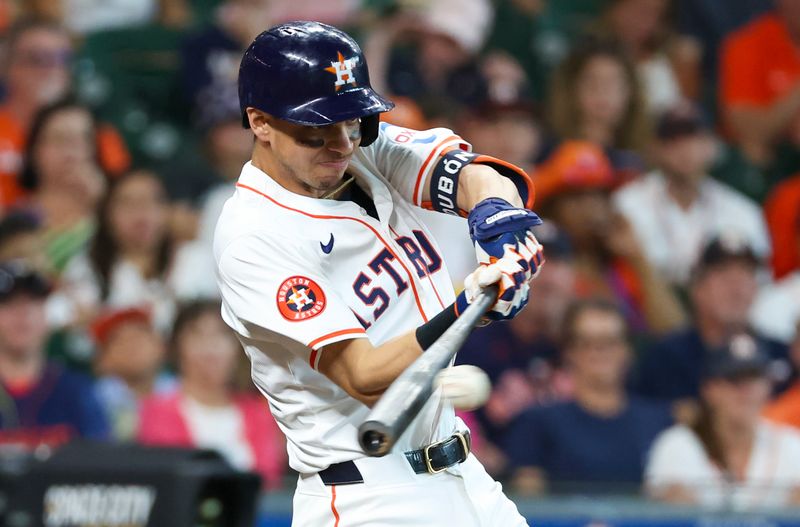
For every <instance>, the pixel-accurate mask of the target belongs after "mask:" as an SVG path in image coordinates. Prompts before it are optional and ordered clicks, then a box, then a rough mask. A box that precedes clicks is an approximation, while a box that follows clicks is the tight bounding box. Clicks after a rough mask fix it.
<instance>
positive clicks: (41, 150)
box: [19, 99, 107, 274]
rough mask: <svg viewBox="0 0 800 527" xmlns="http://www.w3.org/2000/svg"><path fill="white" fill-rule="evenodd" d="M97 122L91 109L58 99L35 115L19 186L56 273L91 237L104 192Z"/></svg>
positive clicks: (51, 268)
mask: <svg viewBox="0 0 800 527" xmlns="http://www.w3.org/2000/svg"><path fill="white" fill-rule="evenodd" d="M96 130H97V128H96V122H95V120H94V118H93V117H92V114H91V112H90V111H89V109H88V108H87V107H86V106H84V105H82V104H80V103H78V102H76V101H74V100H72V99H63V100H59V101H57V102H55V103H53V104H51V105H49V106H47V107H44V108H42V110H41V111H40V112H39V113H38V114H37V115H36V118H35V120H34V122H33V125H32V126H31V131H30V136H29V138H28V144H27V147H26V153H25V167H24V169H23V171H22V173H21V174H20V176H19V181H20V184H21V186H22V187H23V188H25V189H26V190H28V191H29V192H30V198H29V200H28V204H29V206H31V207H33V209H34V210H36V211H37V213H38V214H39V215H40V216H41V218H42V236H43V239H44V243H45V253H46V255H47V260H48V265H49V269H50V270H51V271H52V272H53V273H55V274H58V273H60V272H62V271H63V269H64V267H65V266H66V264H67V262H68V261H69V260H70V259H71V258H72V257H73V256H74V255H76V254H78V253H79V252H80V251H81V250H83V248H84V247H85V246H86V244H87V243H88V242H89V239H90V238H91V236H92V233H93V232H94V229H95V227H96V224H95V218H94V213H95V208H96V207H97V203H98V201H99V200H100V198H101V197H102V195H103V192H104V191H105V188H106V184H107V181H106V177H105V174H104V173H103V170H102V168H101V166H100V165H99V162H98V160H97V149H96V143H95V139H96V137H97V135H96Z"/></svg>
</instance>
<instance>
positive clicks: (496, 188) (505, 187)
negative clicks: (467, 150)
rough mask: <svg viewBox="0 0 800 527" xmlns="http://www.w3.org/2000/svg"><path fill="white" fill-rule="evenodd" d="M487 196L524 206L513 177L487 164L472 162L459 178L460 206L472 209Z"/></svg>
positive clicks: (516, 205) (468, 209) (464, 208)
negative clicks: (510, 177)
mask: <svg viewBox="0 0 800 527" xmlns="http://www.w3.org/2000/svg"><path fill="white" fill-rule="evenodd" d="M486 198H502V199H504V200H506V201H508V202H509V203H511V204H512V205H514V206H515V207H522V206H523V203H522V199H521V198H520V196H519V192H518V191H517V187H516V186H515V185H514V182H513V181H511V179H509V178H507V177H505V176H503V175H502V174H500V173H499V172H497V171H496V170H495V169H493V168H492V167H490V166H487V165H481V164H472V165H467V166H465V167H464V168H463V169H462V170H461V177H460V178H459V180H458V206H459V208H461V209H462V210H465V211H470V210H472V208H473V207H474V206H475V205H477V204H478V203H480V202H481V201H483V200H484V199H486Z"/></svg>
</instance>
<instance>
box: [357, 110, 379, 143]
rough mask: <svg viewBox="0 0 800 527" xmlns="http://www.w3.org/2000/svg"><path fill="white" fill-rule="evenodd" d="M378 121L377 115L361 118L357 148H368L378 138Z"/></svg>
mask: <svg viewBox="0 0 800 527" xmlns="http://www.w3.org/2000/svg"><path fill="white" fill-rule="evenodd" d="M380 120H381V119H380V114H377V113H373V114H372V115H365V116H364V117H362V118H361V144H360V145H359V146H369V145H371V144H372V143H373V142H374V141H375V139H377V138H378V126H379V125H380Z"/></svg>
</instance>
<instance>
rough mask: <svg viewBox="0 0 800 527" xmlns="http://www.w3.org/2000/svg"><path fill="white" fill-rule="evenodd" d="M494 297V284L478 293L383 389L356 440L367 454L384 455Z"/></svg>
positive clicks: (416, 412) (495, 296) (360, 428)
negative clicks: (385, 388) (434, 339)
mask: <svg viewBox="0 0 800 527" xmlns="http://www.w3.org/2000/svg"><path fill="white" fill-rule="evenodd" d="M495 301H497V286H496V285H492V286H489V287H487V288H485V289H483V291H482V292H481V293H480V294H478V296H477V297H476V298H475V301H473V302H472V304H470V305H469V307H467V309H465V310H464V312H463V313H462V314H461V316H459V317H458V318H457V319H456V321H455V322H453V324H452V325H451V326H450V327H449V328H447V330H446V331H445V332H444V333H442V336H441V337H439V338H438V340H436V342H434V343H433V344H432V345H431V346H430V347H429V348H428V349H427V350H426V351H425V353H423V354H422V355H420V356H419V358H417V360H415V361H414V362H413V363H411V365H410V366H409V367H408V368H406V369H405V371H403V373H401V374H400V376H399V377H397V379H395V380H394V382H393V383H392V384H391V385H390V386H389V388H388V389H387V390H386V392H384V394H383V395H382V396H381V398H380V399H378V402H377V403H376V404H375V406H374V407H373V408H372V411H371V412H370V413H369V415H368V416H367V419H366V421H364V422H363V423H362V424H361V426H359V427H358V441H359V443H360V444H361V448H362V449H364V452H365V453H366V454H367V455H369V456H375V457H380V456H384V455H386V454H387V453H388V452H389V451H390V450H391V449H392V446H393V445H394V443H395V441H397V438H399V437H400V436H401V435H402V434H403V432H404V431H405V430H406V428H408V425H409V424H410V423H411V421H412V420H413V419H414V417H416V416H417V414H418V413H419V411H420V409H421V408H422V407H423V406H424V405H425V402H426V401H427V400H428V398H430V396H431V392H432V389H433V379H434V377H436V374H437V373H439V372H440V371H441V370H442V369H444V368H446V367H448V366H449V365H450V361H452V360H453V357H454V356H455V354H456V352H458V350H459V349H460V348H461V345H462V344H463V343H464V341H465V340H466V339H467V337H468V336H469V334H470V333H471V332H472V330H473V329H474V328H475V325H476V324H477V323H478V320H479V319H480V318H481V317H482V316H483V315H484V314H485V313H486V311H488V310H489V308H490V307H492V305H494V303H495Z"/></svg>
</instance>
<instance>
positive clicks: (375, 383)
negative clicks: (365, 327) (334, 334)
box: [319, 332, 422, 406]
mask: <svg viewBox="0 0 800 527" xmlns="http://www.w3.org/2000/svg"><path fill="white" fill-rule="evenodd" d="M421 353H422V348H421V347H420V345H419V343H418V342H417V339H416V336H415V334H414V332H409V333H406V334H404V335H401V336H399V337H396V338H394V339H392V340H390V341H388V342H385V343H384V344H381V345H380V346H376V347H374V346H372V344H371V343H370V342H369V340H368V339H353V340H347V341H342V342H337V343H335V344H331V345H329V346H326V347H325V349H324V350H323V352H322V356H321V358H320V361H319V371H320V372H321V373H322V374H324V375H325V376H327V377H328V378H329V379H331V380H332V381H333V382H335V383H336V384H337V385H339V386H340V387H341V388H342V389H343V390H344V391H346V392H347V393H348V394H349V395H350V396H351V397H353V398H354V399H358V400H359V401H361V402H362V403H364V404H366V405H367V406H372V405H373V404H374V403H375V402H376V401H377V399H378V398H379V397H380V395H381V394H382V393H383V392H384V391H385V390H386V389H387V388H388V387H389V385H391V384H392V382H393V381H394V380H395V379H396V378H397V377H398V376H399V375H400V374H401V373H402V372H403V370H405V369H406V368H407V367H408V366H409V365H410V364H411V363H412V362H414V360H416V358H417V357H419V356H420V354H421Z"/></svg>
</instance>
